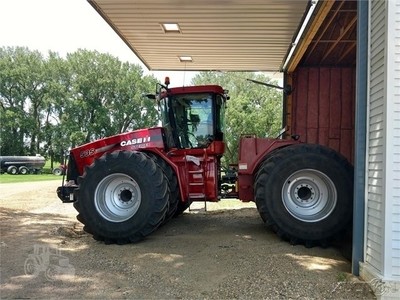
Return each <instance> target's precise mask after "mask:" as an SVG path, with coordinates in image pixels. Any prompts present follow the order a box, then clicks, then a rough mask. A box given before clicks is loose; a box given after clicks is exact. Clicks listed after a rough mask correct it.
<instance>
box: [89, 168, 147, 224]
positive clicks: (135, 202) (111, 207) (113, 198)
mask: <svg viewBox="0 0 400 300" xmlns="http://www.w3.org/2000/svg"><path fill="white" fill-rule="evenodd" d="M141 201H142V195H141V190H140V187H139V185H138V183H137V182H136V181H135V180H134V179H133V178H131V177H130V176H128V175H126V174H122V173H115V174H111V175H108V176H106V177H105V178H103V179H102V180H101V181H100V182H99V184H98V185H97V187H96V191H95V197H94V203H95V206H96V209H97V212H98V213H99V214H100V215H101V217H103V218H104V219H106V220H108V221H111V222H115V223H119V222H123V221H126V220H128V219H130V218H131V217H133V216H134V215H135V214H136V212H137V211H138V209H139V207H140V204H141Z"/></svg>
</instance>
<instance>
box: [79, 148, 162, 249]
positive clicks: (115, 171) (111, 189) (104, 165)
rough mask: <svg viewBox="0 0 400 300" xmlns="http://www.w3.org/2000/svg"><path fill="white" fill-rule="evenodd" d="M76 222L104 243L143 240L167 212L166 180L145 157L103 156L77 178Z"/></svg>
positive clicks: (128, 153)
mask: <svg viewBox="0 0 400 300" xmlns="http://www.w3.org/2000/svg"><path fill="white" fill-rule="evenodd" d="M78 183H79V188H78V189H77V190H76V191H75V196H76V198H77V201H76V202H75V203H74V207H75V208H76V209H77V211H78V212H79V214H78V216H77V219H78V220H79V221H80V222H82V223H83V224H84V225H85V226H84V230H85V231H86V232H88V233H90V234H93V237H94V239H96V240H100V241H104V242H105V243H106V244H111V243H117V244H126V243H134V242H138V241H140V240H142V239H143V238H144V237H146V236H147V235H149V234H150V233H152V232H153V231H154V230H155V229H157V227H158V226H159V225H160V224H161V223H162V221H163V220H164V218H165V215H166V212H167V210H168V199H169V188H168V179H167V178H166V177H165V175H164V172H163V170H162V169H161V168H160V167H159V166H158V165H157V164H156V163H155V162H154V161H153V160H152V159H151V158H149V157H148V156H147V155H146V154H144V153H141V152H132V151H115V152H113V153H108V154H105V155H103V156H102V157H101V158H99V159H97V160H96V161H95V162H94V163H93V164H92V165H91V166H90V167H88V168H86V170H85V173H84V175H83V176H82V177H79V178H78Z"/></svg>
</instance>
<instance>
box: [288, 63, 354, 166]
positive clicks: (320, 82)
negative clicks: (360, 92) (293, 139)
mask: <svg viewBox="0 0 400 300" xmlns="http://www.w3.org/2000/svg"><path fill="white" fill-rule="evenodd" d="M355 72H356V71H355V68H336V67H300V68H297V69H296V71H295V72H294V73H293V74H292V77H291V84H292V86H293V87H295V89H294V91H293V93H292V95H291V97H289V101H288V110H287V113H288V115H287V116H286V117H287V118H286V120H287V123H286V124H287V125H288V126H289V132H290V133H291V134H299V135H300V140H301V141H303V142H307V143H315V144H321V145H325V146H328V147H330V148H332V149H334V150H336V151H338V152H340V153H342V154H343V155H344V156H345V157H346V158H347V159H348V160H349V161H350V162H353V155H354V109H355Z"/></svg>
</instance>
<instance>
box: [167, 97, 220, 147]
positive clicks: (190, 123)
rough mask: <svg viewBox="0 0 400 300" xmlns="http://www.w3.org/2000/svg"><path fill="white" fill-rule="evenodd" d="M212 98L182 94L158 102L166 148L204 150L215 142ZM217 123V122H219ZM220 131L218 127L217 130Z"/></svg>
mask: <svg viewBox="0 0 400 300" xmlns="http://www.w3.org/2000/svg"><path fill="white" fill-rule="evenodd" d="M213 97H215V94H212V93H198V94H181V95H173V96H170V97H169V98H163V99H162V100H161V102H160V106H161V118H162V124H163V127H164V128H165V129H166V132H167V136H168V135H171V134H168V132H169V133H172V136H170V137H169V140H170V141H169V142H168V144H171V143H172V139H173V143H174V144H175V145H176V146H177V147H180V148H206V147H208V145H209V144H210V143H211V142H212V141H213V140H214V139H215V132H216V130H215V126H216V124H215V122H214V120H215V118H214V117H213V116H214V115H215V114H216V112H215V108H214V106H213V103H214V102H215V99H213ZM218 119H219V118H218ZM218 127H219V128H221V126H218Z"/></svg>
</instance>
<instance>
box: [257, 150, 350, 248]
mask: <svg viewBox="0 0 400 300" xmlns="http://www.w3.org/2000/svg"><path fill="white" fill-rule="evenodd" d="M254 189H255V199H256V204H257V209H258V211H259V213H260V215H261V217H262V219H263V220H264V222H265V223H266V224H267V225H269V226H270V227H272V229H273V230H274V231H275V232H276V233H277V234H278V235H279V236H280V237H282V238H283V239H286V240H289V241H290V242H291V243H292V244H298V243H301V244H305V245H306V246H307V247H312V246H315V245H322V246H324V245H327V244H328V243H329V241H330V240H331V239H332V238H333V237H334V236H335V235H337V234H338V233H339V232H341V231H343V230H344V229H345V228H346V227H347V226H351V218H352V207H353V201H352V198H353V197H352V195H353V168H352V166H351V165H350V164H349V163H348V162H347V160H346V159H345V158H344V157H342V156H341V155H340V154H338V153H336V152H335V151H333V150H332V149H329V148H327V147H323V146H320V145H311V144H298V145H293V146H288V147H285V148H282V149H281V150H279V151H277V152H275V153H274V154H273V155H271V156H270V157H269V158H268V159H266V160H265V161H264V162H263V163H262V165H261V166H260V169H259V171H258V173H257V176H256V181H255V187H254Z"/></svg>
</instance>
